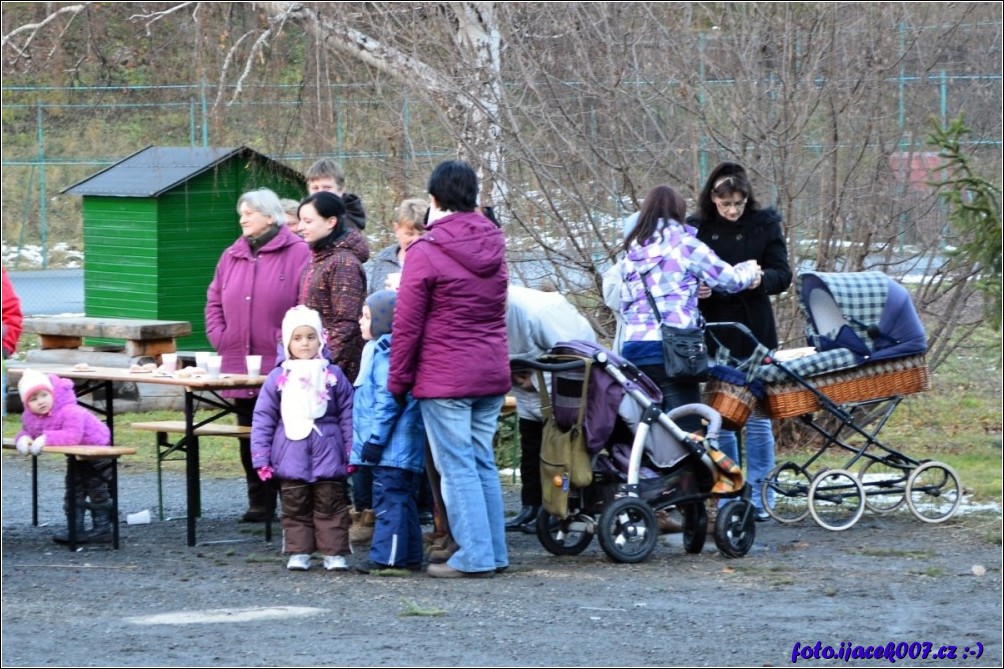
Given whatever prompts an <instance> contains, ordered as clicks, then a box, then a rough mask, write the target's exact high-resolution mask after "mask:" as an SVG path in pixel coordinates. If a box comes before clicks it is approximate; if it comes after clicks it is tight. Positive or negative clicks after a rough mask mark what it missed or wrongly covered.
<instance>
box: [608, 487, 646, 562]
mask: <svg viewBox="0 0 1004 669" xmlns="http://www.w3.org/2000/svg"><path fill="white" fill-rule="evenodd" d="M599 535H600V545H601V546H602V547H603V551H604V552H605V553H606V554H607V555H609V556H610V558H611V559H613V560H615V561H617V562H628V563H633V562H641V561H642V560H644V559H645V558H647V557H648V556H649V555H651V554H652V551H653V550H654V549H655V544H656V542H657V541H658V539H659V524H658V522H657V521H656V519H655V513H653V511H652V507H650V506H649V505H648V504H647V503H646V502H645V501H644V500H642V499H641V498H639V497H621V498H619V499H615V500H614V501H613V502H612V503H611V504H610V505H608V506H607V507H606V508H604V509H603V513H602V514H600V531H599Z"/></svg>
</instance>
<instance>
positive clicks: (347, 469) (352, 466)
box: [345, 465, 358, 476]
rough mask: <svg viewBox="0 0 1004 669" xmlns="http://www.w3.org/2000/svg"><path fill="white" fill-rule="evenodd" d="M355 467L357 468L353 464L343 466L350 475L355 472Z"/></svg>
mask: <svg viewBox="0 0 1004 669" xmlns="http://www.w3.org/2000/svg"><path fill="white" fill-rule="evenodd" d="M356 469H358V468H357V467H356V466H355V465H349V466H348V467H346V468H345V472H346V473H347V474H348V475H349V476H352V475H353V474H355V473H356Z"/></svg>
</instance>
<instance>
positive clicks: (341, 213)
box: [296, 190, 348, 250]
mask: <svg viewBox="0 0 1004 669" xmlns="http://www.w3.org/2000/svg"><path fill="white" fill-rule="evenodd" d="M305 204H311V205H313V206H314V209H316V210H317V213H318V214H320V215H321V216H323V217H324V218H331V217H334V218H336V219H338V221H337V222H336V223H335V227H334V228H332V229H331V232H330V233H328V236H327V237H325V238H324V239H319V240H317V241H316V242H314V243H313V244H311V245H310V247H311V248H312V249H314V250H317V249H322V248H326V247H328V246H331V245H332V244H334V243H335V242H337V241H338V240H339V239H341V238H342V237H344V236H345V234H346V233H347V232H348V229H347V227H346V223H345V219H346V216H345V203H344V202H342V198H340V197H338V196H337V195H335V194H334V193H332V192H330V191H326V190H319V191H317V192H316V193H311V194H310V195H308V196H307V197H305V198H303V199H302V200H300V206H299V207H297V209H296V215H297V216H299V215H300V210H301V209H303V205H305Z"/></svg>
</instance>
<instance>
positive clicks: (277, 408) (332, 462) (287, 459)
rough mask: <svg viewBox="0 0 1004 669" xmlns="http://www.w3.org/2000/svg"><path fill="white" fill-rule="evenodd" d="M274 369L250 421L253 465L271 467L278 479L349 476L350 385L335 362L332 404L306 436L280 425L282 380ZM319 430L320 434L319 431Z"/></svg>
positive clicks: (330, 368)
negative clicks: (289, 432)
mask: <svg viewBox="0 0 1004 669" xmlns="http://www.w3.org/2000/svg"><path fill="white" fill-rule="evenodd" d="M284 373H285V370H284V369H283V368H282V367H276V368H275V369H273V370H272V372H271V373H269V375H268V378H267V379H265V383H264V384H263V385H262V388H261V393H260V394H259V395H258V401H257V402H255V406H254V417H253V418H252V420H251V463H252V465H253V466H254V468H255V469H258V468H259V467H264V466H265V465H272V468H273V469H274V470H275V476H276V477H277V478H280V479H287V480H293V481H307V482H308V483H313V482H315V481H317V480H319V479H336V480H343V479H345V478H347V477H348V465H349V454H350V453H351V452H352V395H353V392H354V391H353V389H352V384H351V383H350V382H349V380H348V378H346V376H345V374H344V373H343V372H342V370H341V369H339V368H338V366H336V365H328V373H329V374H333V375H334V377H335V383H334V385H333V386H331V387H330V388H329V389H328V408H327V409H326V410H325V412H324V415H323V416H321V417H320V418H318V419H316V420H315V421H314V428H315V429H314V430H313V431H312V432H311V433H310V436H308V437H307V438H306V439H300V440H293V439H288V438H287V437H286V430H285V428H284V426H283V424H282V414H281V404H280V400H281V397H280V393H281V392H282V391H281V390H280V389H279V379H280V377H281V376H282V375H283V374H284ZM318 430H320V434H318V432H317V431H318Z"/></svg>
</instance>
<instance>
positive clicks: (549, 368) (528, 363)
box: [509, 356, 586, 372]
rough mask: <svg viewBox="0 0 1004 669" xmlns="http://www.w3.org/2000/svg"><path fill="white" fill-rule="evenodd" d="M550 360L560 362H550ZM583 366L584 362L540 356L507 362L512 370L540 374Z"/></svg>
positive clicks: (513, 359)
mask: <svg viewBox="0 0 1004 669" xmlns="http://www.w3.org/2000/svg"><path fill="white" fill-rule="evenodd" d="M551 360H561V361H562V362H550V361H551ZM585 366H586V361H585V360H582V359H575V360H569V359H568V358H567V357H560V358H559V357H556V358H552V357H549V356H541V357H540V358H512V359H510V360H509V368H510V369H513V370H516V369H539V370H540V371H542V372H564V371H566V370H569V369H581V368H583V367H585Z"/></svg>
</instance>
